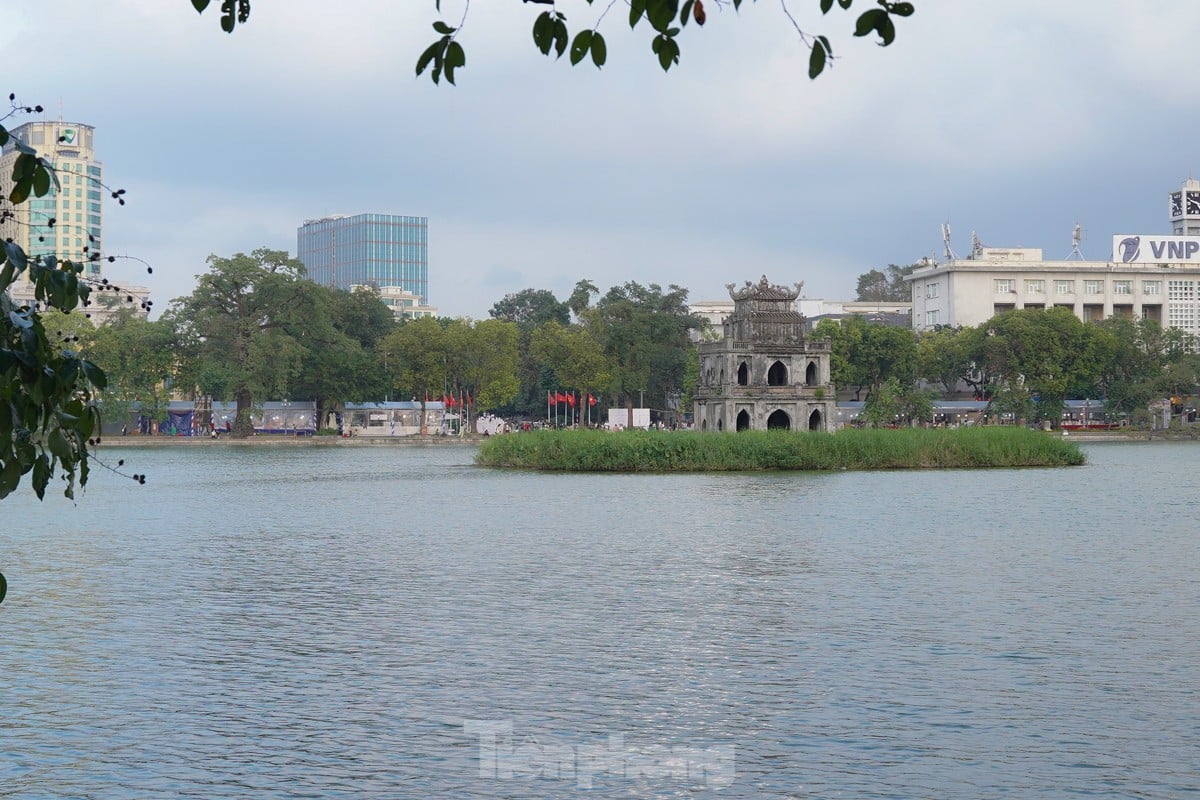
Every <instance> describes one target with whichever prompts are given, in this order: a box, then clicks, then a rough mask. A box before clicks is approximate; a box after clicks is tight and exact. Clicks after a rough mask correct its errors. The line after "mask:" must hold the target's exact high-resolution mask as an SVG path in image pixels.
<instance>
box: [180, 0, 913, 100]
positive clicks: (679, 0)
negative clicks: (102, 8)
mask: <svg viewBox="0 0 1200 800" xmlns="http://www.w3.org/2000/svg"><path fill="white" fill-rule="evenodd" d="M191 2H192V6H194V7H195V9H196V10H197V11H199V12H201V13H203V12H204V10H205V9H206V8H208V7H209V5H211V4H212V0H191ZM584 2H586V6H585V5H583V3H580V2H578V0H576V2H573V3H572V2H568V1H567V0H523V2H522V3H521V5H524V4H525V3H535V4H537V5H546V6H550V9H549V10H546V11H542V12H540V13H539V14H538V16H537V18H536V19H535V20H534V22H533V44H534V46H535V47H536V48H537V49H538V50H539V51H541V53H542V55H545V56H548V55H550V54H551V53H554V57H555V58H556V59H558V58H562V56H563V54H565V53H567V52H568V51H569V52H570V55H569V60H570V62H571V65H572V66H575V65H576V64H579V63H581V62H582V61H584V60H585V59H586V60H588V61H590V62H591V63H592V64H594V65H595V66H596V67H597V68H599V67H603V66H604V64H605V63H606V62H607V61H608V44H607V42H606V41H605V38H604V34H602V33H601V32H600V25H601V23H602V22H603V21H604V18H605V17H606V16H608V12H609V11H611V10H612V8H613V6H614V5H616V3H615V2H614V0H609V2H608V3H596V2H594V0H584ZM704 2H705V0H628V2H627V3H626V5H627V6H628V9H629V14H628V21H629V27H630V28H631V29H637V28H638V27H639V26H640V25H641V24H642V23H643V22H645V23H646V25H645V26H644V27H642V30H646V29H647V28H649V36H650V52H652V53H653V54H654V56H655V58H656V59H657V60H658V64H659V66H661V67H662V68H663V70H669V69H670V68H671V67H672V66H673V65H675V64H678V63H679V53H680V50H679V40H680V38H681V34H682V33H683V31H684V29H685V28H686V27H687V26H688V24H689V23H691V22H694V23H695V26H696V27H703V25H704V23H705V22H706V21H707V20H708V12H707V11H706V10H705V5H704ZM742 2H743V0H712V4H713V6H715V7H716V8H718V9H720V8H721V7H722V6H726V5H730V6H732V7H733V9H734V10H737V9H739V8H741V6H742ZM752 2H753V0H752ZM835 2H836V3H837V6H838V7H839V8H840V9H841V10H843V11H849V10H850V7H851V6H852V5H854V0H819V4H818V8H819V9H820V11H821V13H822V14H828V13H829V12H830V11H831V10H833V8H834V3H835ZM326 3H327V4H328V5H329V8H328V9H327V10H326V11H327V13H330V14H333V13H337V14H341V13H346V12H345V11H344V10H343V8H342V5H341V4H340V3H333V2H329V0H326ZM863 5H865V4H864V3H859V8H860V9H861V8H862V6H863ZM470 6H471V3H470V0H464V1H463V2H462V3H461V8H462V15H461V17H459V18H458V19H457V24H456V25H451V24H449V23H448V22H446V21H445V20H443V19H439V20H437V21H436V22H434V23H433V30H434V32H435V33H436V34H438V38H437V39H436V40H435V41H434V42H433V44H431V45H429V47H427V48H425V51H424V52H422V53H421V56H420V57H419V58H418V59H417V75H421V74H423V73H425V72H426V70H428V71H429V76H430V78H432V79H433V82H434V83H438V82H439V81H440V80H441V79H442V78H443V77H444V78H445V79H446V82H447V83H451V84H453V83H454V71H455V70H456V69H458V68H460V67H465V66H466V65H467V54H466V50H464V49H463V45H462V43H461V42H460V41H459V34H460V33H461V31H462V29H463V27H464V26H465V25H466V22H467V16H468V12H469V10H470ZM593 6H594V7H593ZM564 7H569V10H570V11H571V13H572V15H574V13H575V11H579V12H580V13H581V14H582V15H584V16H585V17H586V18H585V20H584V23H583V25H582V27H579V26H576V27H575V33H574V34H573V35H572V33H571V31H570V29H569V28H568V26H567V15H566V13H564V12H563V10H562V9H563V8H564ZM220 8H221V16H220V20H221V29H222V30H224V31H225V32H226V33H232V32H233V30H234V28H236V27H237V26H238V25H239V24H245V23H246V22H247V21H248V20H249V19H250V0H222V2H221V4H220ZM513 8H514V9H515V8H518V6H517V4H516V3H515V0H514V3H513ZM434 9H435V10H436V11H437V12H438V13H439V14H440V13H442V0H434ZM622 10H623V9H622ZM914 11H916V7H915V6H914V5H913V4H912V3H910V2H906V1H905V0H899V2H893V0H876V3H875V6H874V7H871V8H868V9H867V10H866V11H863V12H862V13H860V14H859V15H858V17H857V18H856V19H855V23H854V35H855V36H859V37H864V36H865V37H868V38H871V39H875V38H877V39H878V44H879V45H880V46H882V47H886V46H887V45H889V44H891V43H892V42H893V41H894V40H895V38H896V19H899V18H902V17H909V16H912V14H913V12H914ZM518 13H519V12H518ZM783 13H784V16H785V17H786V20H787V24H788V25H790V27H792V28H793V29H794V30H795V32H796V34H797V35H798V36H799V37H800V41H801V43H803V45H804V46H805V47H807V48H809V59H808V76H809V77H810V78H816V77H817V76H818V75H820V74H821V73H822V72H824V71H825V68H826V67H827V66H829V65H830V64H832V62H833V58H834V55H833V45H832V44H831V43H830V41H829V37H827V36H825V35H823V34H814V33H809V32H806V31H804V30H802V29H801V28H800V26H799V25H798V24H797V22H796V18H795V17H794V16H792V13H791V12H790V11H789V10H788V7H787V3H786V2H785V3H784V4H783ZM623 16H624V14H623V13H619V14H614V15H613V20H614V21H613V22H611V23H610V28H609V29H610V30H611V28H612V26H619V25H620V19H621V17H623ZM893 18H896V19H893ZM451 21H452V22H453V21H455V20H454V19H451ZM693 30H695V28H693Z"/></svg>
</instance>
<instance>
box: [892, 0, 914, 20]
mask: <svg viewBox="0 0 1200 800" xmlns="http://www.w3.org/2000/svg"><path fill="white" fill-rule="evenodd" d="M916 10H917V9H916V8H915V7H914V6H913V4H912V3H893V4H892V8H891V12H892V13H893V14H895V15H896V16H897V17H911V16H912V15H913V12H914V11H916Z"/></svg>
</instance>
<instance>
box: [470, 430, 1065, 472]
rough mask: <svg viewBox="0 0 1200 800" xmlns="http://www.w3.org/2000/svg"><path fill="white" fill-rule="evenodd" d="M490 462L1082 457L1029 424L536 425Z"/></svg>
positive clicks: (1043, 461) (693, 465) (866, 465)
mask: <svg viewBox="0 0 1200 800" xmlns="http://www.w3.org/2000/svg"><path fill="white" fill-rule="evenodd" d="M475 461H476V463H477V464H480V465H482V466H487V467H517V468H524V469H542V470H560V471H567V472H731V471H750V470H842V469H854V470H879V469H974V468H982V467H1064V466H1074V465H1078V464H1082V463H1084V456H1083V453H1082V452H1081V451H1080V449H1079V447H1078V445H1076V444H1075V443H1074V442H1066V441H1063V440H1061V439H1058V438H1056V437H1052V436H1048V435H1046V434H1044V433H1039V432H1037V431H1032V430H1029V429H1026V428H1015V427H983V428H958V429H947V428H928V429H927V428H910V429H901V430H845V431H841V432H839V433H835V434H827V433H801V432H790V431H743V432H741V433H699V432H694V431H621V432H610V431H595V430H573V431H534V432H530V433H519V434H511V435H505V436H497V437H494V438H491V439H489V440H488V441H486V442H484V444H483V446H482V447H481V448H480V450H479V454H478V455H477V456H476V458H475Z"/></svg>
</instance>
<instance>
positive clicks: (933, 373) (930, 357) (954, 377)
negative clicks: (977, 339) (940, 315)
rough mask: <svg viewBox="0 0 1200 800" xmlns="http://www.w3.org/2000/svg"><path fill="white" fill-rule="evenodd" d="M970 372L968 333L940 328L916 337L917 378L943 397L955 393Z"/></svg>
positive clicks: (971, 365) (946, 327)
mask: <svg viewBox="0 0 1200 800" xmlns="http://www.w3.org/2000/svg"><path fill="white" fill-rule="evenodd" d="M973 369H974V362H973V361H972V360H971V353H970V342H969V334H967V333H965V332H964V330H963V329H962V328H951V327H949V326H939V327H937V328H934V329H932V330H928V331H923V332H921V333H919V334H917V377H918V378H921V379H923V380H926V381H928V382H930V383H932V384H936V385H938V386H939V387H941V391H942V393H943V394H944V395H945V396H947V397H949V396H950V395H952V394H954V392H955V391H956V390H957V388H956V387H957V386H958V384H959V381H964V380H967V379H968V378H969V377H971V375H972V371H973Z"/></svg>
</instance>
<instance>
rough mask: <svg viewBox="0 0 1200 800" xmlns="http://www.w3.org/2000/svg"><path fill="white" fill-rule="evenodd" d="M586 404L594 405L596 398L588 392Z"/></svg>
mask: <svg viewBox="0 0 1200 800" xmlns="http://www.w3.org/2000/svg"><path fill="white" fill-rule="evenodd" d="M588 405H589V406H594V405H596V398H595V397H594V396H592V395H590V394H589V395H588Z"/></svg>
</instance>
